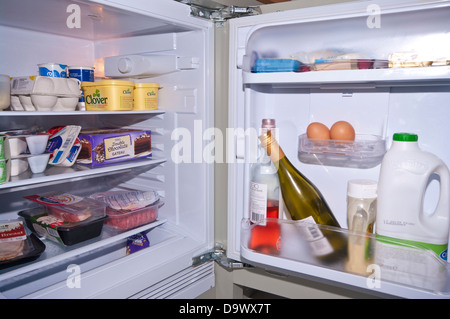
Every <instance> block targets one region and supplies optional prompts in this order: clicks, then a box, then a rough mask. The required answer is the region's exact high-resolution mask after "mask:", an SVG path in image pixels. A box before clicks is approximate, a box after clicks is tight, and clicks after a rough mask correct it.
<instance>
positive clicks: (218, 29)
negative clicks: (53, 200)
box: [0, 0, 450, 298]
mask: <svg viewBox="0 0 450 319" xmlns="http://www.w3.org/2000/svg"><path fill="white" fill-rule="evenodd" d="M229 13H230V10H228V9H226V10H222V12H221V10H220V9H219V13H217V12H214V11H208V10H205V9H203V8H200V7H198V6H195V5H193V6H192V7H190V6H188V5H186V4H184V3H180V2H176V1H165V0H158V1H151V2H148V1H141V0H131V1H120V0H114V1H106V0H105V1H101V0H100V1H61V0H58V1H56V0H39V1H28V0H21V1H2V2H1V11H0V15H1V18H0V32H1V35H2V51H3V53H2V60H3V61H2V67H1V72H0V73H2V74H7V75H9V76H11V77H19V76H33V75H36V73H37V65H38V64H40V63H46V62H56V63H67V64H69V65H83V66H94V67H95V73H94V74H95V80H96V81H100V80H103V79H105V78H108V79H115V80H129V81H130V80H131V81H133V82H135V83H139V82H142V83H146V82H154V83H158V84H159V86H160V89H159V92H158V109H157V110H151V111H139V110H130V111H116V110H109V111H105V110H102V111H83V110H75V111H42V110H38V111H15V110H4V111H2V113H1V114H0V130H1V131H7V130H27V129H31V128H43V129H46V130H48V129H50V128H52V127H55V126H66V125H79V126H81V127H82V128H104V127H108V128H126V129H135V130H150V131H151V138H152V140H151V141H152V156H151V157H147V158H141V159H135V160H132V161H124V162H120V163H116V164H111V165H104V166H99V167H95V168H91V167H87V166H86V165H80V164H75V165H73V166H71V167H57V166H54V167H53V166H49V167H47V169H46V171H45V172H44V174H31V173H30V172H29V171H27V172H24V173H22V174H19V175H17V176H12V177H11V178H10V179H9V180H8V181H7V182H5V183H2V184H0V202H1V208H0V211H1V220H10V219H15V218H17V214H18V212H19V211H22V210H26V209H30V208H32V207H35V203H33V202H31V201H29V200H27V199H25V198H24V197H25V196H30V195H34V194H45V193H51V192H62V193H71V194H74V195H77V196H80V197H88V196H90V195H91V194H94V193H98V192H107V191H111V190H141V191H146V190H154V191H156V192H157V194H158V196H159V197H160V200H161V202H162V203H163V205H162V206H161V207H159V209H158V217H157V219H156V220H155V221H154V222H152V223H149V224H144V225H141V226H139V227H137V228H132V229H129V230H126V231H121V232H114V231H109V230H108V229H107V228H105V227H104V228H103V229H102V232H101V234H100V235H99V236H98V237H95V238H93V239H89V240H87V241H83V242H81V243H78V244H75V245H70V246H64V245H61V244H60V243H55V242H53V241H50V240H47V239H42V242H43V243H44V244H45V250H44V251H43V252H42V253H41V254H40V255H39V256H38V258H36V259H34V260H32V261H29V262H24V263H20V264H18V265H13V266H10V267H5V268H3V269H1V270H0V282H1V283H0V292H1V296H2V297H5V298H195V297H197V296H199V295H201V294H202V293H204V292H206V291H208V290H209V289H211V288H212V287H215V286H216V288H217V289H218V288H220V286H221V285H223V284H224V281H226V280H227V279H226V278H225V279H224V280H222V279H221V278H222V274H221V271H220V269H221V267H222V266H225V267H226V268H227V269H230V270H231V273H237V272H240V271H242V270H246V269H255V270H257V269H260V270H263V271H267V272H270V273H276V274H280V275H282V276H288V277H287V278H305V279H307V280H311V281H313V282H318V283H321V284H323V285H325V286H333V287H334V286H336V287H342V288H344V289H348V290H350V291H357V292H361V293H364V294H367V295H375V296H396V297H405V298H414V297H423V298H446V297H448V296H449V290H450V288H449V284H448V280H447V276H448V267H447V265H446V263H443V262H440V261H436V260H435V259H433V260H432V262H431V266H429V264H427V263H423V262H421V260H422V259H421V258H419V259H420V261H417V260H415V261H414V264H413V265H414V266H416V265H417V267H416V268H420V269H421V271H422V273H420V274H417V273H414V272H412V273H411V272H408V271H406V273H402V274H401V276H400V277H401V278H398V276H397V277H396V276H395V275H394V276H393V277H392V276H391V277H390V278H383V276H382V277H381V282H380V281H373V279H374V277H373V274H372V273H371V272H368V273H366V274H356V273H353V272H349V271H346V270H345V269H344V268H343V264H342V263H338V264H337V265H334V264H333V265H329V264H321V263H320V262H317V261H316V260H314V258H311V257H310V256H308V255H306V256H304V255H303V254H302V253H299V251H302V247H300V246H301V240H299V239H298V238H297V237H296V236H295V234H294V235H292V234H291V235H290V233H289V232H290V231H291V228H292V227H291V226H292V225H293V224H294V223H293V222H292V221H290V220H289V219H287V218H285V219H283V220H280V223H281V224H280V225H282V229H283V230H286V232H285V233H283V235H282V236H287V237H283V238H286V239H289V241H291V242H292V245H289V247H288V249H287V250H283V251H282V253H281V254H267V253H264V252H260V251H258V250H255V249H252V248H251V247H249V244H248V243H249V236H251V235H252V229H253V228H252V227H253V225H251V224H250V223H249V222H248V218H249V206H248V205H249V182H250V165H251V159H250V158H251V157H252V155H253V152H254V149H255V147H256V145H257V140H255V138H254V136H253V135H250V134H246V132H248V131H251V130H256V131H257V130H258V129H259V127H260V124H261V120H262V119H264V118H273V119H275V120H276V123H277V129H278V134H279V135H278V136H279V142H280V144H281V145H282V147H283V150H284V152H285V153H286V155H287V156H288V157H289V159H290V160H291V161H292V162H293V163H294V165H295V166H296V167H297V168H298V169H299V170H300V171H301V172H302V173H304V174H305V175H306V176H307V177H308V178H309V179H310V180H311V181H313V182H314V184H315V185H316V186H317V187H318V188H319V189H320V191H321V192H322V194H323V195H324V197H325V198H326V200H327V202H328V203H329V205H330V207H331V209H332V211H333V213H334V214H335V216H336V218H337V219H338V221H339V223H340V225H341V226H343V230H342V231H343V232H345V227H346V224H347V222H346V214H347V213H346V211H347V208H346V190H347V182H348V180H350V179H355V178H369V179H373V180H378V176H379V172H380V159H381V157H382V155H383V154H384V153H382V154H381V155H380V154H377V156H375V157H376V159H375V160H373V159H372V157H371V158H370V159H369V160H367V159H362V160H358V161H357V162H358V163H357V164H356V165H348V158H344V161H343V163H342V161H339V160H337V161H334V160H333V159H331V161H325V160H320V161H315V159H317V154H315V155H313V156H306V158H305V156H304V154H302V152H301V151H300V145H301V144H300V143H301V136H302V135H303V134H304V133H305V131H306V128H307V126H308V124H309V123H310V122H313V121H316V120H317V121H321V122H324V123H327V124H329V123H332V122H334V121H337V120H346V121H349V122H351V123H353V125H354V126H355V130H356V131H357V132H360V133H363V134H371V135H375V136H377V137H379V138H380V139H381V141H380V144H381V145H382V146H383V150H386V149H389V147H390V144H391V142H392V135H393V133H394V132H397V131H414V132H416V133H418V134H419V136H420V143H421V147H422V148H423V149H425V150H427V151H430V152H433V153H434V154H436V155H437V156H439V157H440V158H441V159H442V160H443V161H444V162H445V163H446V164H447V166H448V165H450V153H449V152H448V147H446V145H447V144H448V143H446V136H447V135H448V129H447V127H448V126H447V125H446V122H447V120H448V119H449V118H450V117H449V115H450V114H449V110H448V107H447V105H446V104H448V101H450V90H449V88H450V85H449V84H450V82H449V74H450V66H448V65H447V64H445V63H443V64H442V65H434V66H426V67H424V66H419V67H417V66H413V67H404V68H403V67H402V68H383V69H366V70H354V69H349V70H325V71H310V72H285V71H282V72H261V73H259V72H254V69H253V68H254V66H255V61H256V60H257V59H258V58H264V59H284V58H292V57H293V56H295V57H304V56H305V54H306V55H308V54H311V52H323V51H327V52H328V51H330V50H338V51H339V52H347V53H349V52H350V53H355V52H356V53H363V54H365V55H366V56H369V58H370V59H382V60H387V59H388V56H389V54H391V53H392V52H410V51H414V50H418V51H419V53H420V54H423V55H425V56H429V55H432V56H436V57H438V58H439V59H440V58H442V57H446V60H448V59H449V57H448V56H449V52H450V47H449V46H450V44H449V43H450V42H449V41H448V34H449V26H448V22H447V21H448V15H449V13H450V2H448V1H396V2H393V1H377V2H370V1H369V2H367V1H361V2H360V1H357V2H350V3H343V4H335V5H326V6H318V7H310V8H304V9H298V10H289V11H282V12H274V13H267V14H258V12H257V10H256V9H255V8H250V9H248V10H247V11H246V13H249V14H250V15H251V16H248V17H239V15H240V14H239V13H238V14H237V17H233V18H231V19H229V20H227V21H226V19H225V18H224V17H227V18H228V16H227V15H228V14H229ZM205 18H206V19H205ZM421 20H424V21H427V23H426V24H425V25H424V24H421V23H418V21H421ZM225 37H226V39H225ZM221 41H222V42H221ZM224 47H225V48H226V47H228V49H226V50H225V51H221V52H219V50H224ZM136 57H138V58H142V59H144V60H145V61H150V63H153V64H152V66H154V65H155V63H156V65H157V67H156V69H157V71H154V70H153V69H151V68H149V69H148V70H147V69H146V68H145V66H144V67H142V68H141V67H140V68H137V69H136V68H134V69H133V68H131V71H130V68H129V67H130V65H132V64H128V63H132V62H129V61H130V60H128V61H127V60H126V59H127V58H128V59H131V61H134V60H132V59H133V58H136ZM120 59H122V63H123V64H121V65H120V64H119V62H118V61H119V60H120ZM114 63H116V64H114ZM111 65H112V66H113V68H112V69H111ZM120 66H122V67H120ZM118 71H119V72H118ZM143 71H146V72H143ZM219 72H220V74H216V73H219ZM222 72H223V73H222ZM111 74H112V75H111ZM224 79H225V80H224ZM215 81H216V83H215ZM319 155H320V154H319ZM326 157H327V156H326V155H325V158H326ZM319 158H321V157H320V156H319ZM326 159H327V160H329V158H326ZM430 193H431V194H430V195H429V196H427V197H428V198H429V199H428V200H429V201H430V202H431V204H430V205H432V202H433V200H435V197H436V194H437V193H439V186H438V187H437V189H436V187H435V188H433V190H432V192H430ZM224 215H226V216H224ZM225 223H226V225H225ZM225 229H226V230H225ZM224 232H226V238H220V236H218V235H217V233H220V234H223V233H224ZM137 233H143V234H145V235H146V236H147V237H148V241H149V243H150V245H149V247H147V248H144V249H141V250H138V251H137V252H135V253H132V254H127V252H126V246H127V243H128V238H130V237H132V236H133V235H135V234H137ZM291 233H292V231H291ZM294 233H295V232H294ZM290 236H292V237H290ZM284 242H288V241H287V240H285V241H284ZM426 253H427V252H425V254H426ZM427 257H428V255H427ZM415 258H416V259H418V257H415ZM407 261H408V265H409V264H410V263H409V260H407ZM407 268H408V269H409V268H411V267H407ZM412 268H414V267H412ZM430 271H431V272H432V273H431V274H428V273H427V272H430ZM227 272H228V270H227ZM424 272H425V273H427V274H426V275H425V276H422V275H423V273H424ZM436 274H437V275H436ZM417 276H419V277H420V278H419V279H417V280H416V277H417ZM404 277H406V279H405V278H404ZM411 277H413V278H412V279H414V280H410V279H411ZM430 278H431V279H430ZM436 278H437V279H436ZM375 279H379V278H378V277H377V278H375ZM294 280H295V279H294ZM417 281H418V282H419V283H417ZM430 281H431V282H432V284H434V283H435V281H438V284H437V286H434V285H431V286H430V285H428V283H429V282H430ZM424 282H425V284H423V283H424ZM299 289H301V288H299Z"/></svg>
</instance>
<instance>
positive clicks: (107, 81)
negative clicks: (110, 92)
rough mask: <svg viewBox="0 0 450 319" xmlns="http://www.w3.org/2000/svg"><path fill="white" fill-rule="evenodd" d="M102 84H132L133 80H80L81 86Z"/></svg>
mask: <svg viewBox="0 0 450 319" xmlns="http://www.w3.org/2000/svg"><path fill="white" fill-rule="evenodd" d="M100 85H101V86H103V85H105V86H106V85H121V86H134V82H133V81H123V80H101V81H96V82H81V86H100Z"/></svg>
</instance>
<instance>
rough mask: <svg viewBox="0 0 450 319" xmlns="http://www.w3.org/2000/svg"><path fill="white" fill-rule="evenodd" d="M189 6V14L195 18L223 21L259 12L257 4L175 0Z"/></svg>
mask: <svg viewBox="0 0 450 319" xmlns="http://www.w3.org/2000/svg"><path fill="white" fill-rule="evenodd" d="M175 1H178V2H181V3H184V4H187V5H189V6H190V7H191V15H192V16H194V17H197V18H203V19H207V20H211V21H213V22H224V21H226V20H228V19H232V18H238V17H244V16H249V15H257V14H261V9H260V8H259V6H249V7H238V6H225V5H222V4H220V3H217V2H214V1H210V0H207V1H205V0H175Z"/></svg>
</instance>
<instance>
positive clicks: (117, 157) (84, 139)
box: [77, 128, 152, 167]
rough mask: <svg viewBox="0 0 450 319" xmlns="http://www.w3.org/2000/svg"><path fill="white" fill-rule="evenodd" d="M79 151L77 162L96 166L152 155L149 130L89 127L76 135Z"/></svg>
mask: <svg viewBox="0 0 450 319" xmlns="http://www.w3.org/2000/svg"><path fill="white" fill-rule="evenodd" d="M78 138H79V139H80V142H81V151H80V154H79V155H78V158H77V163H80V164H89V165H90V166H91V167H98V166H102V165H105V164H111V163H117V162H122V161H127V160H133V159H136V158H141V157H148V156H151V155H152V146H151V145H152V144H151V131H150V130H145V131H142V130H133V129H120V128H119V129H91V130H82V131H81V132H80V134H79V135H78Z"/></svg>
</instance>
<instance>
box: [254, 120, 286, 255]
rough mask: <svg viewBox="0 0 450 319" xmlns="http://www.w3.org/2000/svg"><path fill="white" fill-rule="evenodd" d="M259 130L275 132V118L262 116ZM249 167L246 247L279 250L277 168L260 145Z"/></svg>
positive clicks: (276, 252) (275, 251) (260, 249)
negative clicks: (248, 228) (248, 215)
mask: <svg viewBox="0 0 450 319" xmlns="http://www.w3.org/2000/svg"><path fill="white" fill-rule="evenodd" d="M261 128H262V133H265V132H267V131H269V130H270V131H271V132H272V134H274V135H275V120H274V119H263V120H262V126H261ZM258 151H259V156H258V160H257V162H256V163H254V164H253V165H252V167H251V176H250V192H249V194H250V205H249V206H250V222H251V223H254V224H256V225H255V226H253V228H252V235H251V238H250V243H249V247H250V248H251V249H254V250H257V251H260V252H262V253H269V254H278V253H279V244H280V243H279V237H280V227H279V225H278V221H277V220H273V219H278V215H279V197H280V183H279V180H278V174H277V169H276V168H275V166H274V164H273V163H272V161H271V159H270V157H269V156H268V155H267V152H266V150H265V149H264V148H263V147H261V146H260V147H259V149H258Z"/></svg>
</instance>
